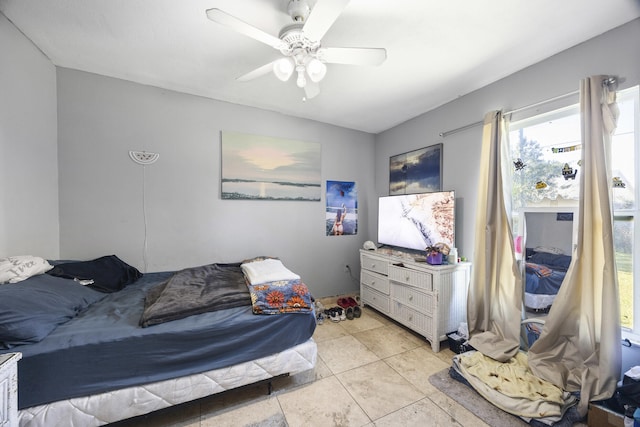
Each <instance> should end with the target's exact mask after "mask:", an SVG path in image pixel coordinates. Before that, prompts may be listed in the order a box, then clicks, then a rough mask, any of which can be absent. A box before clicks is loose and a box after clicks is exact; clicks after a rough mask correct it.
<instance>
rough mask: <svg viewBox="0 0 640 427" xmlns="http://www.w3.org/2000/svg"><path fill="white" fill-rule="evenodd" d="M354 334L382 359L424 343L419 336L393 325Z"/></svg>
mask: <svg viewBox="0 0 640 427" xmlns="http://www.w3.org/2000/svg"><path fill="white" fill-rule="evenodd" d="M353 336H354V337H356V339H357V340H358V341H360V342H361V343H362V344H364V345H365V346H366V347H367V348H368V349H369V350H371V351H372V352H374V353H375V354H376V356H378V357H379V358H381V359H384V358H385V357H389V356H393V355H394V354H399V353H404V352H405V351H408V350H412V349H414V348H417V347H419V346H421V345H423V343H422V342H421V341H420V340H419V339H418V338H417V337H415V336H413V335H411V334H408V333H406V332H404V331H403V330H401V329H400V328H398V327H395V326H391V325H388V326H383V327H380V328H375V329H369V330H366V331H362V332H357V333H355V334H353Z"/></svg>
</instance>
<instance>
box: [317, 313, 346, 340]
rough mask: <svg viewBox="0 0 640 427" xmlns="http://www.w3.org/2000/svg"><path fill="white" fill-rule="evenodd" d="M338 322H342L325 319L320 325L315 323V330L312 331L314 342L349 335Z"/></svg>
mask: <svg viewBox="0 0 640 427" xmlns="http://www.w3.org/2000/svg"><path fill="white" fill-rule="evenodd" d="M340 323H343V322H338V323H336V322H332V321H331V320H328V319H326V320H325V321H324V323H323V324H322V325H317V326H316V330H315V331H314V332H313V339H314V341H315V342H316V343H320V342H322V341H327V340H331V339H334V338H339V337H344V336H347V335H349V332H347V331H346V330H345V329H344V328H342V327H341V326H340Z"/></svg>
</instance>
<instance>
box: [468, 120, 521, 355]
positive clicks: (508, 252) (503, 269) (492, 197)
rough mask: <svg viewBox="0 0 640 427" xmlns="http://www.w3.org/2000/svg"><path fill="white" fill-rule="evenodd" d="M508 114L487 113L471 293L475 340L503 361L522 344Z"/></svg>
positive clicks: (475, 344)
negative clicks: (513, 222)
mask: <svg viewBox="0 0 640 427" xmlns="http://www.w3.org/2000/svg"><path fill="white" fill-rule="evenodd" d="M506 129H507V125H506V120H505V119H504V118H503V117H502V114H501V113H500V112H499V111H493V112H490V113H487V115H486V116H485V118H484V127H483V130H482V153H481V157H480V174H479V179H478V202H477V209H476V230H475V232H476V233H475V248H474V256H473V273H472V277H471V284H470V288H469V293H468V297H467V323H468V325H469V334H470V336H471V339H470V344H471V345H472V346H473V347H474V348H475V349H477V350H478V351H481V352H482V353H483V354H485V355H487V356H489V357H491V358H493V359H496V360H498V361H501V362H504V361H507V360H509V359H510V358H511V357H513V356H514V355H515V354H516V353H517V351H518V348H519V346H520V319H521V316H522V292H523V289H522V275H521V273H520V271H519V269H518V266H517V263H516V260H515V255H514V245H513V235H512V231H511V230H512V226H511V188H510V183H511V171H512V164H511V160H510V156H509V142H508V138H507V137H508V132H507V131H506Z"/></svg>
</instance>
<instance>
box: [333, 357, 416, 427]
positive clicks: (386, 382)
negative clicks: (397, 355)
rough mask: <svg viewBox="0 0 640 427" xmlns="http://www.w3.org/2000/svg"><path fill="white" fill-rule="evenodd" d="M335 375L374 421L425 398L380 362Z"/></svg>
mask: <svg viewBox="0 0 640 427" xmlns="http://www.w3.org/2000/svg"><path fill="white" fill-rule="evenodd" d="M336 376H337V377H338V380H340V382H341V383H342V384H343V385H344V387H345V388H346V389H347V390H348V391H349V393H350V394H351V396H353V398H354V399H355V401H356V402H358V405H360V407H361V408H362V409H364V411H365V412H366V413H367V415H369V417H370V418H371V419H372V420H374V421H375V420H376V419H378V418H380V417H383V416H385V415H387V414H390V413H391V412H395V411H397V410H398V409H401V408H403V407H405V406H407V405H409V404H411V403H414V402H417V401H418V400H420V399H422V398H424V397H425V395H424V394H423V393H421V392H420V390H418V389H417V388H416V387H414V386H413V385H412V384H411V383H409V382H408V381H407V380H406V379H404V378H403V377H402V376H401V375H400V374H398V373H397V372H396V371H394V370H393V369H392V368H391V367H390V366H389V365H387V364H386V363H385V362H383V361H378V362H375V363H370V364H368V365H366V366H362V367H359V368H356V369H351V370H349V371H347V372H343V373H341V374H338V375H336Z"/></svg>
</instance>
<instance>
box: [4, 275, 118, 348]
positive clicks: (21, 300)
mask: <svg viewBox="0 0 640 427" xmlns="http://www.w3.org/2000/svg"><path fill="white" fill-rule="evenodd" d="M105 296H106V295H105V294H103V293H101V292H97V291H94V290H92V289H89V288H86V287H84V286H82V285H81V284H79V283H77V282H75V281H73V280H69V279H61V278H59V277H54V276H50V275H48V274H40V275H37V276H33V277H30V278H28V279H27V280H23V281H22V282H18V283H10V284H7V285H0V348H11V347H14V346H16V345H21V344H29V343H36V342H38V341H40V340H42V339H43V338H45V337H46V336H47V335H49V334H50V333H51V332H52V331H53V330H54V329H55V328H57V327H58V326H59V325H62V324H63V323H66V322H68V321H69V320H71V319H73V318H74V317H76V316H77V315H78V314H79V313H80V312H82V311H83V310H85V309H86V308H87V307H89V306H90V305H91V304H93V303H95V302H96V301H98V300H100V299H102V298H104V297H105Z"/></svg>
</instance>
